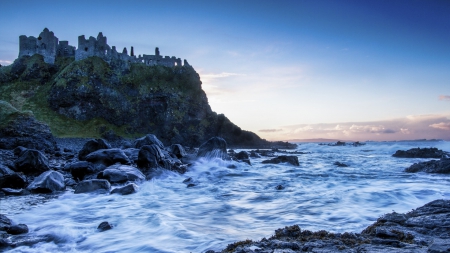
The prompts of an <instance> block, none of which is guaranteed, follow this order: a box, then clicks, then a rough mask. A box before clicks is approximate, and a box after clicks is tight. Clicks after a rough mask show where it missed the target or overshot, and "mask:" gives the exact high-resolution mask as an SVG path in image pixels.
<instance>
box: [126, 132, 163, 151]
mask: <svg viewBox="0 0 450 253" xmlns="http://www.w3.org/2000/svg"><path fill="white" fill-rule="evenodd" d="M152 144H155V145H156V146H158V147H159V148H160V149H163V148H164V144H163V143H162V142H161V141H160V140H158V138H157V137H156V136H155V135H153V134H147V135H146V136H144V137H142V138H139V139H136V140H135V141H134V143H133V146H134V147H135V148H139V149H140V148H141V147H142V146H145V145H152Z"/></svg>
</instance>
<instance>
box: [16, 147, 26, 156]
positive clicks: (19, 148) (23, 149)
mask: <svg viewBox="0 0 450 253" xmlns="http://www.w3.org/2000/svg"><path fill="white" fill-rule="evenodd" d="M25 150H27V148H25V147H22V146H18V147H16V148H15V149H14V150H13V152H14V155H15V156H20V155H22V153H23V152H24V151H25Z"/></svg>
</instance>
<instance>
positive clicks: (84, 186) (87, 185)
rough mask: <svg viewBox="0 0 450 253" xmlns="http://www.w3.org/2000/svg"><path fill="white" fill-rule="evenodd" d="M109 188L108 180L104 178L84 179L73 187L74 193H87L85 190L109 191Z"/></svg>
mask: <svg viewBox="0 0 450 253" xmlns="http://www.w3.org/2000/svg"><path fill="white" fill-rule="evenodd" d="M110 189H111V184H110V183H109V182H108V180H105V179H91V180H84V181H82V182H80V183H79V184H78V185H77V186H76V187H75V192H74V193H75V194H78V193H87V192H94V191H98V192H102V193H103V192H109V190H110Z"/></svg>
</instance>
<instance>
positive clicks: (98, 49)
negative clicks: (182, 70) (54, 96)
mask: <svg viewBox="0 0 450 253" xmlns="http://www.w3.org/2000/svg"><path fill="white" fill-rule="evenodd" d="M130 51H131V52H130V55H128V51H127V48H124V49H123V51H122V53H119V52H117V50H116V47H115V46H113V47H110V46H109V45H108V43H107V39H106V37H105V36H103V34H102V33H101V32H100V33H99V34H98V36H97V39H96V38H94V37H92V36H90V37H89V39H88V40H86V38H85V36H84V35H81V36H78V48H77V49H75V47H74V46H71V45H69V42H68V41H59V40H58V38H57V37H56V36H55V35H54V33H53V32H50V31H49V30H48V29H47V28H45V29H44V30H43V31H42V32H41V33H40V34H39V37H37V38H36V37H33V36H29V37H27V36H25V35H21V36H20V37H19V57H21V56H24V55H29V56H32V55H34V54H40V55H42V56H43V57H44V61H45V62H46V63H50V64H54V63H55V59H56V57H58V56H62V57H75V61H79V60H83V59H86V58H88V57H92V56H97V57H100V58H102V59H103V60H104V61H106V62H108V63H110V62H111V61H115V60H119V61H124V62H126V63H144V64H145V65H147V66H154V65H162V66H166V67H175V66H182V64H181V59H180V58H176V57H175V56H172V57H169V56H164V57H163V56H161V55H160V53H159V48H155V54H154V55H146V54H144V55H142V56H141V55H139V56H137V57H136V56H135V55H134V49H133V47H131V50H130ZM183 65H184V66H190V65H189V63H188V62H187V61H186V60H184V62H183Z"/></svg>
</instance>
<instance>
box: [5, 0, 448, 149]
mask: <svg viewBox="0 0 450 253" xmlns="http://www.w3.org/2000/svg"><path fill="white" fill-rule="evenodd" d="M45 27H47V28H48V29H49V30H50V31H53V32H54V33H55V36H57V37H58V38H59V40H68V41H69V44H71V45H73V46H75V47H77V46H78V36H79V35H85V36H86V38H88V37H89V36H94V37H96V36H97V34H98V33H99V32H103V35H104V36H106V37H107V39H108V44H109V45H110V46H116V47H117V49H118V51H121V49H122V48H123V47H127V49H128V52H130V46H133V47H134V52H135V54H136V55H138V54H154V48H155V47H159V49H160V52H161V54H162V55H167V56H176V57H179V58H182V59H187V60H188V62H189V64H191V65H192V66H193V67H194V68H195V70H196V71H197V72H198V73H199V75H200V78H201V80H202V87H203V89H204V90H205V92H206V94H207V96H208V100H209V103H210V105H211V108H212V110H213V111H215V112H217V113H223V114H225V116H227V117H228V118H229V119H230V120H231V121H232V122H234V123H235V124H236V125H238V126H239V127H241V128H242V129H244V130H249V131H253V132H255V133H256V134H258V135H259V136H261V137H262V138H265V139H268V140H295V139H312V138H326V139H339V140H353V141H366V140H375V141H389V140H411V139H445V140H450V1H447V0H429V1H425V0H423V1H417V0H408V1H403V0H396V1H390V0H389V1H388V0H365V1H357V0H352V1H350V0H318V1H312V0H311V1H303V0H292V1H290V0H283V1H273V0H270V1H269V0H247V1H246V0H227V1H220V0H214V1H206V0H205V1H196V0H189V1H188V0H169V1H160V0H158V1H150V0H147V1H133V0H129V1H114V0H110V1H92V0H91V1H85V0H77V1H56V0H54V1H47V0H40V1H34V0H33V1H20V0H14V1H10V0H2V1H0V64H2V65H8V64H11V62H13V61H14V60H15V59H16V58H17V55H18V53H19V44H18V43H19V39H18V38H19V36H20V35H27V36H35V37H37V36H38V35H39V33H40V32H41V31H42V30H43V29H44V28H45Z"/></svg>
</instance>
